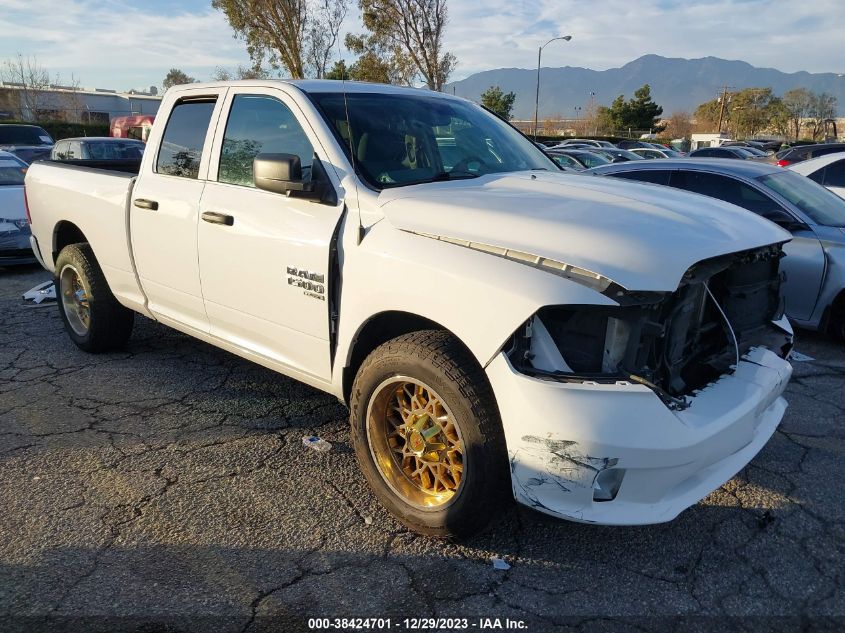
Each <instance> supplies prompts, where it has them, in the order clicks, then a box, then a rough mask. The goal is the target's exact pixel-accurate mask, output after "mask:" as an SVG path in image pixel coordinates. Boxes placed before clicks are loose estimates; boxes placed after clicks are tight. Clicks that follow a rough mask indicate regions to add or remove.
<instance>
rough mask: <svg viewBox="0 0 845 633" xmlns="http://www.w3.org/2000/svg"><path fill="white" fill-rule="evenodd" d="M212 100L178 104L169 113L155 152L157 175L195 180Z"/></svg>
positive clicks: (211, 109) (212, 109)
mask: <svg viewBox="0 0 845 633" xmlns="http://www.w3.org/2000/svg"><path fill="white" fill-rule="evenodd" d="M213 111H214V100H213V99H203V100H190V101H180V102H179V103H177V104H176V105H175V106H174V107H173V110H172V112H171V113H170V119H169V120H168V121H167V127H166V128H165V129H164V137H163V138H162V140H161V147H160V148H159V150H158V158H157V160H156V172H157V173H159V174H165V175H168V176H180V177H182V178H196V177H197V176H198V175H199V170H200V160H201V159H202V148H203V144H204V143H205V135H206V132H208V124H209V122H210V121H211V113H212V112H213Z"/></svg>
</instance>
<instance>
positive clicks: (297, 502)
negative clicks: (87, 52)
mask: <svg viewBox="0 0 845 633" xmlns="http://www.w3.org/2000/svg"><path fill="white" fill-rule="evenodd" d="M46 277H47V275H46V273H45V272H44V271H43V270H41V269H40V268H36V267H28V268H23V269H7V270H3V269H0V630H22V631H23V630H34V629H39V630H66V629H68V628H72V627H73V626H77V627H78V628H80V629H81V630H144V631H152V630H156V631H158V630H168V631H207V630H226V631H260V630H280V631H297V630H307V618H309V617H323V618H335V617H347V618H348V617H390V618H392V624H393V627H394V629H395V630H408V629H406V628H404V618H424V617H435V616H438V617H452V618H461V617H466V618H469V619H470V620H469V625H470V628H477V627H475V626H472V624H473V623H477V622H480V621H479V618H495V617H498V618H502V625H503V628H504V618H510V619H511V620H513V621H520V620H521V621H523V622H524V623H525V626H526V627H527V629H525V630H529V631H557V630H560V631H570V630H583V631H594V630H620V629H622V630H653V629H656V628H659V629H661V630H663V629H667V628H671V629H675V630H703V629H705V628H708V629H709V628H710V627H711V626H712V627H713V628H718V629H719V630H729V629H733V630H772V629H774V630H798V629H801V630H831V631H833V630H842V627H843V626H845V486H843V481H845V346H843V345H837V344H834V343H831V342H829V341H827V340H825V339H824V338H823V337H820V336H817V335H811V334H805V335H803V336H802V337H801V340H800V343H799V346H798V348H799V350H800V351H801V352H803V353H804V354H807V355H809V356H812V357H814V358H815V360H814V361H810V362H800V363H795V379H794V380H793V382H792V384H791V385H790V387H789V389H788V398H789V401H790V408H789V410H788V412H787V415H786V418H785V420H784V422H783V424H782V426H781V429H780V430H779V431H778V432H777V433H776V435H775V437H774V438H773V439H772V441H771V442H770V443H769V444H768V445H767V446H766V448H765V449H764V450H763V451H762V453H761V454H760V455H759V456H758V457H757V458H756V459H755V460H754V461H753V462H752V463H751V465H750V466H749V467H748V468H746V469H745V470H744V471H742V472H741V473H740V474H739V475H737V476H736V477H735V478H734V479H733V480H731V481H730V482H728V483H727V484H726V485H725V486H724V487H722V488H721V489H720V490H717V491H716V492H714V493H713V494H711V495H710V496H709V497H707V498H706V499H705V500H704V501H702V502H701V503H699V504H698V505H696V506H695V507H693V508H691V509H690V510H688V511H687V512H685V513H683V514H682V515H681V516H680V517H679V518H678V519H676V520H675V521H673V522H671V523H669V524H665V525H658V526H651V527H639V528H603V527H596V526H586V525H578V524H573V523H566V522H559V521H554V520H551V519H547V518H545V517H543V516H541V515H538V514H535V513H533V512H532V511H529V510H524V509H517V508H515V507H511V508H509V509H507V510H506V511H505V512H504V513H503V515H502V516H501V517H500V518H499V520H497V521H496V522H495V524H494V525H493V526H492V527H491V528H490V529H488V530H487V531H486V532H484V533H483V534H481V535H479V536H477V537H475V538H473V539H472V540H470V541H468V542H465V543H463V544H450V543H444V542H438V541H432V540H428V539H425V538H422V537H419V536H416V535H414V534H412V533H409V532H408V531H407V530H405V529H403V528H402V527H401V526H400V525H398V524H397V523H396V522H394V521H393V520H392V519H391V518H390V517H389V516H388V514H387V513H386V512H385V511H384V510H382V508H381V507H380V506H379V505H378V503H377V502H376V500H375V498H374V496H373V495H372V494H371V493H370V492H369V490H368V488H367V487H366V485H365V483H364V479H363V477H362V476H361V475H360V474H359V472H358V470H357V467H356V463H355V458H354V454H353V451H352V449H351V447H350V445H349V443H348V439H347V431H346V428H347V412H346V410H345V409H344V407H343V406H341V405H340V404H338V402H337V401H336V400H334V399H333V398H331V397H329V396H326V395H324V394H322V393H320V392H318V391H316V390H314V389H311V388H309V387H306V386H304V385H301V384H299V383H296V382H294V381H291V380H289V379H286V378H284V377H282V376H279V375H277V374H274V373H272V372H270V371H268V370H265V369H263V368H260V367H258V366H255V365H252V364H250V363H248V362H246V361H243V360H240V359H238V358H236V357H235V356H232V355H230V354H228V353H226V352H223V351H219V350H217V349H215V348H212V347H210V346H208V345H205V344H203V343H200V342H198V341H194V340H193V339H190V338H188V337H187V336H183V335H182V334H179V333H177V332H175V331H173V330H170V329H167V328H165V327H163V326H160V325H157V324H155V323H153V322H151V321H148V320H146V319H143V318H139V319H138V321H137V322H136V329H135V334H134V336H133V338H132V339H131V341H130V344H129V346H128V348H127V350H126V351H125V352H122V353H116V354H107V355H101V356H89V355H86V354H84V353H82V352H80V351H78V350H77V349H76V348H75V347H74V346H73V345H72V344H71V342H70V340H69V339H68V338H67V337H66V336H65V335H64V331H63V329H62V325H61V322H60V320H59V317H58V314H57V311H56V308H55V306H51V307H46V308H30V307H24V306H23V305H22V303H21V293H22V292H24V291H25V290H27V289H29V288H31V287H32V286H34V285H35V284H36V283H38V282H40V281H42V280H44V279H46ZM311 433H316V434H318V435H320V436H321V437H323V438H325V439H327V440H328V441H330V442H331V443H332V444H333V449H332V451H331V452H329V453H327V454H318V453H316V452H313V451H310V450H307V449H305V448H304V447H303V446H302V442H301V439H302V436H303V435H305V434H311ZM492 557H500V558H503V559H505V560H506V561H507V562H508V563H509V564H510V565H511V568H510V569H509V570H506V571H500V570H496V569H494V568H493V565H492V564H491V558H492ZM714 616H733V617H735V618H736V619H734V620H731V625H730V627H729V628H724V620H722V619H719V618H716V617H714ZM397 627H398V628H397ZM408 628H410V627H408Z"/></svg>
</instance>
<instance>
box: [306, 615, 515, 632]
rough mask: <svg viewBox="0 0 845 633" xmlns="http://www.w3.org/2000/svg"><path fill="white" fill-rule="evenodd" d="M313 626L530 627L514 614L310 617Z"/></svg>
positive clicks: (405, 628) (402, 628)
mask: <svg viewBox="0 0 845 633" xmlns="http://www.w3.org/2000/svg"><path fill="white" fill-rule="evenodd" d="M308 628H309V629H310V630H315V631H316V630H340V631H355V630H371V631H389V630H399V631H444V630H445V631H461V630H473V629H476V630H502V631H504V630H510V631H527V630H528V624H527V623H526V622H525V621H524V620H519V619H511V618H484V617H477V618H403V619H400V620H397V619H392V618H309V619H308Z"/></svg>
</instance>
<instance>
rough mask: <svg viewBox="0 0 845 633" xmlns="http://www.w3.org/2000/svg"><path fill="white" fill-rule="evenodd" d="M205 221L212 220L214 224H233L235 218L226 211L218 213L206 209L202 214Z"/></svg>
mask: <svg viewBox="0 0 845 633" xmlns="http://www.w3.org/2000/svg"><path fill="white" fill-rule="evenodd" d="M201 217H202V219H203V221H204V222H211V223H212V224H223V225H225V226H232V225H233V224H234V223H235V218H234V217H233V216H231V215H226V214H225V213H217V212H215V211H205V212H204V213H203V214H202V216H201Z"/></svg>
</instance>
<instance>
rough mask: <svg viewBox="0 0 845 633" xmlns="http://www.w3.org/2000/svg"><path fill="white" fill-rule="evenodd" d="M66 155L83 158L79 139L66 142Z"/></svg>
mask: <svg viewBox="0 0 845 633" xmlns="http://www.w3.org/2000/svg"><path fill="white" fill-rule="evenodd" d="M67 157H68V158H76V159H80V158H85V157H84V156H83V155H82V147H80V145H79V141H71V142H70V143H68V150H67Z"/></svg>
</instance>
